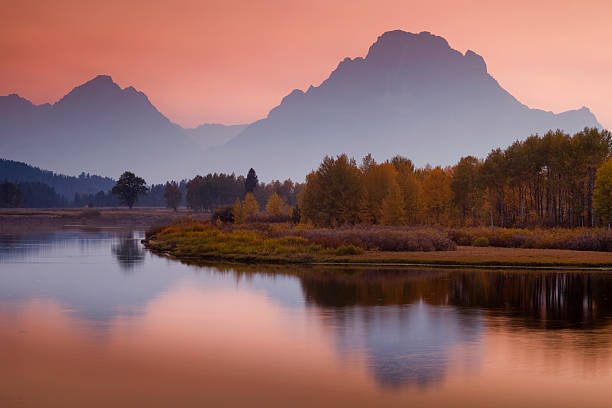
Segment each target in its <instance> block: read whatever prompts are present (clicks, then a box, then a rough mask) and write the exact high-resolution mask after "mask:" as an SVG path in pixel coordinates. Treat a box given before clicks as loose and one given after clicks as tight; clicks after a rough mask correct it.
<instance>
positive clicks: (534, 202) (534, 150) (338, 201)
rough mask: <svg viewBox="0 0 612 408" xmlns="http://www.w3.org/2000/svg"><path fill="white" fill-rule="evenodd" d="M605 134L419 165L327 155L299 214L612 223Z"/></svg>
mask: <svg viewBox="0 0 612 408" xmlns="http://www.w3.org/2000/svg"><path fill="white" fill-rule="evenodd" d="M611 154H612V137H611V134H610V132H608V131H605V130H599V129H588V128H587V129H584V130H583V131H582V132H579V133H576V134H575V135H573V136H571V135H568V134H566V133H563V132H562V131H555V132H552V131H551V132H548V133H547V134H545V135H544V136H537V135H536V136H531V137H529V138H527V139H525V140H524V141H516V142H515V143H513V144H512V145H511V146H509V147H508V148H506V149H505V150H502V149H495V150H493V151H491V153H490V154H489V155H488V156H487V157H486V158H485V159H484V160H481V159H477V158H475V157H473V156H467V157H463V158H462V159H461V160H460V161H459V162H458V163H457V164H456V165H455V166H452V167H445V168H443V167H439V166H438V167H431V166H429V165H428V166H426V167H425V168H420V169H418V168H415V167H414V165H413V163H412V162H411V161H410V160H409V159H407V158H405V157H402V156H396V157H394V158H392V159H391V160H388V161H386V162H383V163H377V162H376V161H375V160H374V159H373V158H372V157H371V156H370V155H368V156H366V157H365V158H364V159H363V160H362V162H361V163H360V164H358V163H357V162H356V161H355V160H354V159H352V158H349V157H348V156H347V155H339V156H337V157H335V158H334V157H326V158H325V159H324V160H323V162H322V163H321V165H320V167H319V168H318V169H317V170H316V171H313V172H312V173H310V174H309V175H308V176H307V177H306V185H305V186H304V188H303V191H302V193H301V194H300V196H299V197H300V199H299V207H300V211H301V221H302V222H303V223H310V224H312V225H313V226H317V227H337V226H341V225H347V224H348V225H355V224H362V225H395V226H401V225H438V226H445V227H459V226H472V227H477V226H485V225H486V226H489V227H504V228H536V227H546V228H551V227H564V228H575V227H595V226H602V225H605V226H607V225H609V224H610V223H611V222H612V163H609V164H604V163H606V162H607V161H608V160H609V159H610V157H611Z"/></svg>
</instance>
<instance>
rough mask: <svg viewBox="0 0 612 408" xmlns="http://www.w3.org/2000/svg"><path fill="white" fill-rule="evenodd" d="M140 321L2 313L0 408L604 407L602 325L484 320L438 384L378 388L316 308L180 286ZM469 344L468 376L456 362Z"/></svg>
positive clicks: (30, 309)
mask: <svg viewBox="0 0 612 408" xmlns="http://www.w3.org/2000/svg"><path fill="white" fill-rule="evenodd" d="M141 312H142V313H140V314H123V315H119V316H118V317H114V318H112V319H111V320H110V321H106V322H104V321H95V320H90V319H86V318H82V317H78V316H77V315H76V314H75V313H74V311H71V310H67V309H65V308H63V307H62V305H60V304H57V303H54V302H52V301H46V300H32V301H29V302H27V303H26V304H24V305H22V307H20V308H17V309H15V308H9V307H6V308H4V307H0V349H1V350H2V353H1V354H0V364H1V368H0V406H3V407H4V406H8V407H12V406H45V407H83V406H87V407H98V406H99V407H107V406H147V407H151V406H181V407H183V406H292V407H293V406H406V405H409V406H461V407H479V406H480V407H486V406H497V407H504V406H507V407H512V406H527V405H529V406H556V407H564V406H568V407H569V406H577V405H576V404H580V405H582V406H602V407H603V406H609V404H608V403H609V397H608V396H609V392H608V391H609V384H610V383H611V380H612V378H611V376H610V370H609V367H610V362H609V358H608V354H607V353H606V350H609V344H607V343H606V342H605V341H602V342H599V341H598V340H597V339H610V338H612V333H610V330H609V329H607V328H606V329H599V332H598V333H586V332H577V331H557V332H555V331H546V330H541V331H535V332H534V331H528V330H527V329H525V330H524V331H521V330H516V329H515V328H514V327H511V326H508V325H506V324H505V323H507V321H506V320H504V318H492V317H487V316H483V319H484V320H485V327H486V329H485V331H484V333H483V340H482V342H481V343H478V344H460V345H456V346H452V347H450V349H449V350H448V352H449V355H450V356H451V357H450V358H449V362H448V367H447V368H446V374H445V376H444V378H443V380H442V381H440V382H439V383H436V384H435V385H433V386H428V387H414V386H406V387H402V388H398V389H388V388H384V387H381V386H380V384H378V383H377V382H376V381H375V380H374V376H373V375H372V374H371V372H370V371H369V367H368V362H367V356H366V355H365V351H363V350H353V351H352V354H353V355H351V358H350V359H346V358H341V357H340V353H339V352H338V350H337V347H336V345H335V344H334V330H335V328H334V326H333V325H332V324H330V323H329V320H326V319H325V318H324V316H323V315H322V313H321V312H320V310H319V309H315V308H296V309H287V308H283V307H282V306H281V305H279V304H277V303H276V302H274V301H273V300H271V299H269V298H268V297H266V295H265V294H264V293H261V292H258V291H255V290H248V289H241V288H238V289H220V290H215V291H206V290H203V289H200V288H197V287H194V286H192V285H189V284H185V283H182V284H178V285H176V286H174V287H173V288H172V289H170V290H168V291H167V292H165V293H163V294H162V295H160V296H159V297H158V298H156V299H154V300H152V301H150V302H149V303H148V304H147V305H146V306H145V307H144V308H143V310H142V311H141ZM588 336H591V337H588ZM470 347H472V348H474V347H476V348H477V351H478V353H480V358H479V359H478V361H477V364H476V366H470V367H466V366H465V365H462V364H459V363H457V362H458V361H460V360H461V358H460V356H461V355H462V354H463V353H464V352H466V349H467V348H470ZM585 373H586V374H589V373H590V374H592V375H586V376H585V375H584V374H585Z"/></svg>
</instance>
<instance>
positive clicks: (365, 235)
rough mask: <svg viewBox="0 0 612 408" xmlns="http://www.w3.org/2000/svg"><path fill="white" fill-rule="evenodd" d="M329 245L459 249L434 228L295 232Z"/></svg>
mask: <svg viewBox="0 0 612 408" xmlns="http://www.w3.org/2000/svg"><path fill="white" fill-rule="evenodd" d="M292 233H293V234H296V235H298V236H301V237H305V238H307V239H309V240H310V241H312V242H314V243H317V244H319V245H321V246H323V247H326V248H339V247H341V246H343V245H353V246H356V247H358V248H362V249H364V250H375V251H390V252H401V251H453V250H455V249H456V248H457V245H456V244H455V242H453V241H452V240H450V239H449V238H448V236H447V234H446V233H444V232H441V231H438V230H435V229H431V228H425V229H407V228H398V227H374V226H371V227H358V226H355V227H342V228H335V229H323V228H316V229H303V230H298V231H293V232H292Z"/></svg>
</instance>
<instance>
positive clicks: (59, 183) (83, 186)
mask: <svg viewBox="0 0 612 408" xmlns="http://www.w3.org/2000/svg"><path fill="white" fill-rule="evenodd" d="M3 181H10V182H12V183H23V182H28V183H30V182H36V183H43V184H46V185H48V186H50V187H53V188H54V189H55V192H56V193H57V194H59V195H61V196H63V197H64V198H65V199H66V200H73V199H74V197H75V195H77V194H96V193H98V192H100V191H104V192H107V191H109V190H110V189H111V188H113V185H114V184H115V181H114V180H113V179H111V178H109V177H101V176H96V175H90V174H85V173H81V174H80V175H79V176H78V177H74V176H66V175H63V174H57V173H54V172H52V171H49V170H41V169H40V168H38V167H34V166H31V165H29V164H26V163H22V162H17V161H13V160H6V159H0V182H3Z"/></svg>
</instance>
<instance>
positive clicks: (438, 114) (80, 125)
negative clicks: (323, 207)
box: [0, 31, 601, 181]
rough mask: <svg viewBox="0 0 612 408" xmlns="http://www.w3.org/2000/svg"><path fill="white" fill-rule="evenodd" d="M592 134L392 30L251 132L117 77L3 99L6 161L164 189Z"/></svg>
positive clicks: (590, 119) (479, 68)
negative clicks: (208, 120) (199, 178)
mask: <svg viewBox="0 0 612 408" xmlns="http://www.w3.org/2000/svg"><path fill="white" fill-rule="evenodd" d="M279 69H280V67H279ZM586 126H588V127H601V126H600V124H599V123H598V122H597V119H596V118H595V116H594V115H593V114H592V113H591V112H590V111H589V109H587V108H584V107H583V108H581V109H578V110H573V111H568V112H563V113H560V114H553V113H552V112H546V111H543V110H539V109H530V108H529V107H527V106H525V105H523V104H522V103H520V102H519V101H518V100H517V99H516V98H514V97H513V96H512V95H510V94H509V93H508V92H506V91H505V90H504V89H503V88H502V87H501V86H500V85H499V83H498V82H497V81H496V80H495V79H494V78H493V77H492V76H491V75H489V73H488V72H487V66H486V64H485V62H484V60H483V58H482V57H481V56H479V55H478V54H476V53H474V52H473V51H467V52H466V53H465V54H462V53H460V52H459V51H456V50H454V49H452V48H451V47H450V46H449V44H448V42H447V41H446V40H445V39H444V38H442V37H438V36H435V35H432V34H430V33H428V32H422V33H419V34H412V33H408V32H404V31H390V32H387V33H384V34H383V35H381V36H380V37H379V38H378V40H377V41H376V42H375V43H374V44H373V45H372V46H371V47H370V49H369V51H368V53H367V55H366V56H365V57H363V58H362V57H358V58H354V59H351V58H346V59H344V60H343V61H342V62H340V64H339V65H338V67H337V68H336V69H335V70H334V71H333V72H332V73H331V75H330V76H329V78H328V79H326V80H325V81H323V83H321V84H320V85H319V86H317V87H314V86H311V87H310V88H309V89H308V90H307V91H306V92H303V91H300V90H295V91H293V92H292V93H290V94H289V95H287V96H286V97H285V98H283V100H282V102H281V103H280V105H279V106H277V107H275V108H274V109H272V110H271V111H270V113H269V114H268V117H266V118H265V119H262V120H260V121H257V122H255V123H253V124H251V125H248V126H246V127H245V126H235V127H223V126H222V125H204V126H203V127H201V128H196V129H191V130H186V129H183V128H181V127H179V126H178V125H176V124H173V123H171V122H170V121H169V120H168V119H167V118H165V117H164V116H163V115H162V114H161V113H160V112H159V111H157V109H155V107H154V106H153V105H151V103H150V102H149V100H148V99H147V97H146V96H145V95H144V94H143V93H141V92H138V91H136V90H134V88H131V87H130V88H126V89H121V88H119V87H118V86H117V85H116V84H114V83H113V82H112V80H111V78H110V77H108V76H100V77H97V78H95V79H94V80H92V81H90V82H88V83H86V84H84V85H81V86H80V87H77V88H75V89H74V90H73V91H72V92H70V93H69V94H68V95H66V96H65V97H64V98H63V99H62V100H60V101H59V102H58V103H56V104H54V105H48V104H47V105H40V106H34V105H32V104H31V103H29V102H28V101H26V100H24V99H22V98H20V97H19V96H17V95H9V96H6V97H0V132H1V133H0V152H1V153H0V157H4V158H10V159H15V160H22V161H27V162H30V163H33V164H35V165H37V166H41V167H45V168H51V169H54V170H55V171H61V172H65V173H69V174H76V173H80V172H81V171H89V172H95V173H100V174H105V175H109V176H113V177H116V176H117V175H118V174H119V173H120V172H121V171H122V170H123V169H133V170H135V171H137V172H139V173H141V174H142V175H143V176H145V177H151V178H154V179H155V180H156V181H162V180H166V179H168V178H177V177H191V176H193V175H194V174H195V172H197V173H204V172H207V171H229V172H232V171H235V172H236V173H238V174H243V173H245V172H246V170H248V168H249V167H254V168H255V169H256V170H257V172H258V174H259V175H260V178H261V179H262V180H270V179H276V178H280V179H284V178H287V177H291V178H293V179H294V180H303V179H304V176H305V175H306V173H307V172H309V171H310V170H312V169H314V168H316V167H317V166H318V164H319V163H320V161H321V159H322V158H323V157H324V156H325V155H335V154H339V153H343V152H345V153H348V154H349V155H351V156H355V157H356V158H360V157H362V156H364V155H365V154H367V153H372V154H373V155H374V157H375V158H376V159H378V160H384V159H387V158H390V157H392V156H394V155H396V154H401V155H404V156H407V157H409V158H411V159H412V160H413V161H414V162H415V163H416V164H417V165H424V164H426V163H431V164H434V165H436V164H442V165H447V164H454V163H455V162H456V161H457V160H458V159H459V158H460V157H461V156H465V155H468V154H471V155H476V156H480V157H484V156H486V154H487V153H488V152H489V151H490V150H491V149H492V148H494V147H503V146H507V145H508V144H510V143H512V142H513V141H514V140H516V139H523V138H525V137H527V136H529V135H531V134H535V133H539V134H543V133H545V132H546V131H548V130H549V129H563V130H565V131H567V132H571V133H573V132H577V131H579V130H581V129H583V128H584V127H586Z"/></svg>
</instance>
